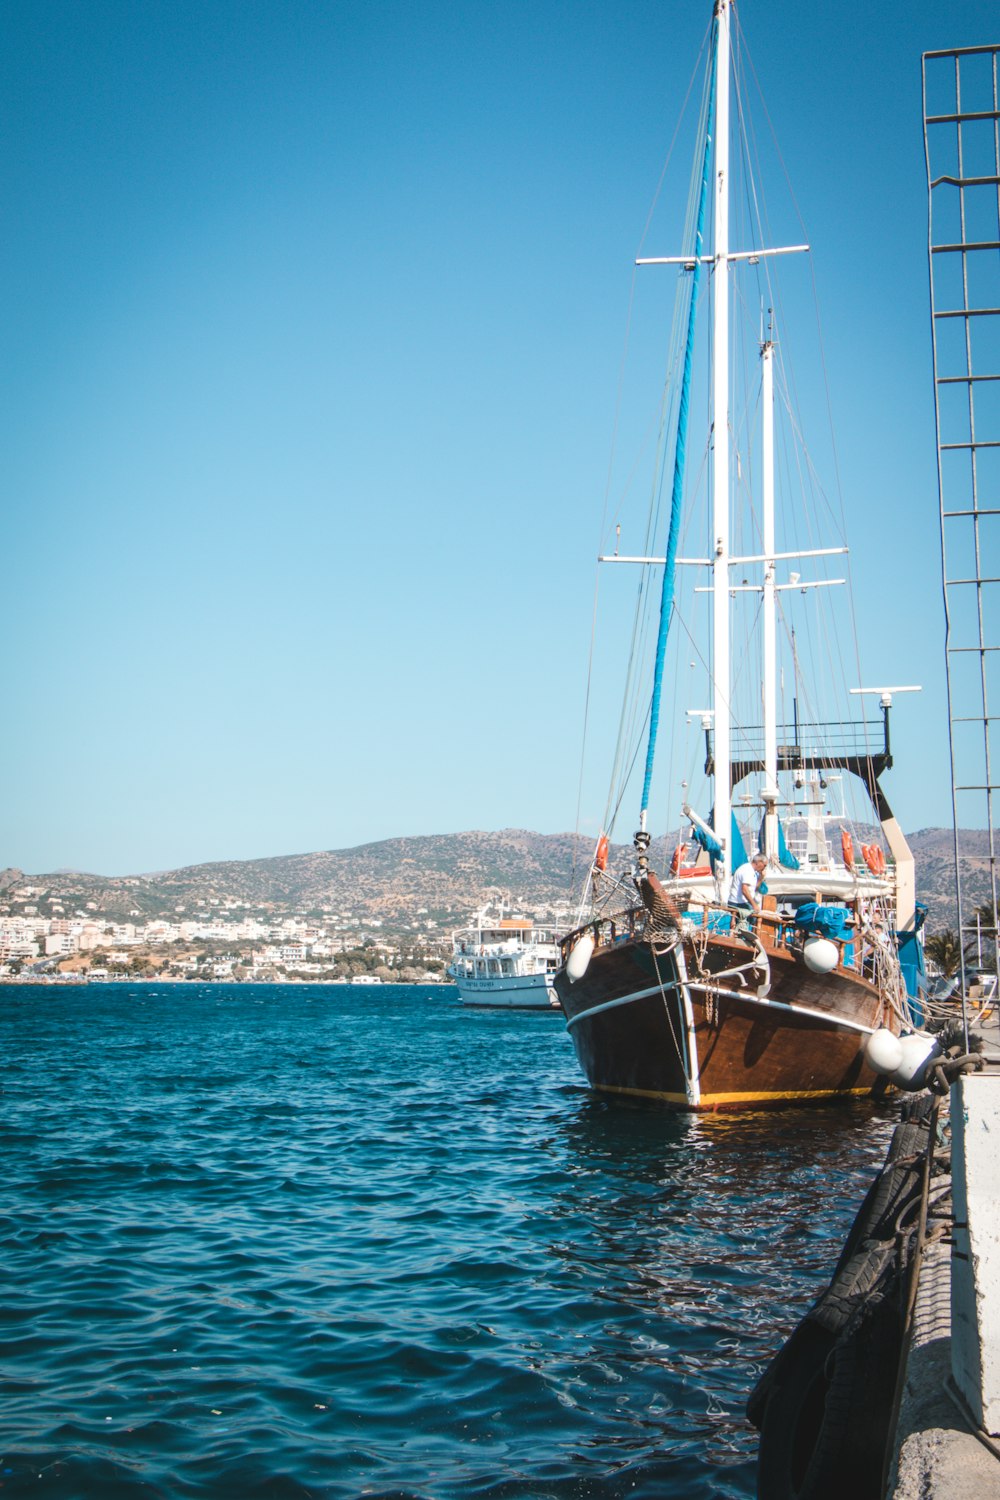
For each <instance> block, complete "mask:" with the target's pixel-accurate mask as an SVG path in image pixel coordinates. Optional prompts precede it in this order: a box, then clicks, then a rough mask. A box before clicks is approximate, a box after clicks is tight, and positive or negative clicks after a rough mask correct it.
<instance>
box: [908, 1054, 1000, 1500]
mask: <svg viewBox="0 0 1000 1500" xmlns="http://www.w3.org/2000/svg"><path fill="white" fill-rule="evenodd" d="M982 1039H983V1042H984V1051H985V1053H986V1055H987V1057H988V1058H989V1059H990V1064H989V1065H988V1067H987V1070H986V1071H985V1072H983V1073H971V1074H966V1075H964V1076H963V1077H961V1078H959V1079H958V1081H957V1082H956V1083H955V1084H954V1085H953V1086H952V1090H951V1099H950V1110H949V1113H950V1120H951V1142H952V1162H951V1168H952V1176H951V1184H950V1186H951V1192H950V1194H948V1193H947V1191H946V1190H942V1188H941V1187H940V1185H939V1186H938V1187H937V1191H936V1193H935V1194H934V1195H933V1197H932V1201H931V1202H930V1203H929V1206H928V1217H927V1234H926V1236H925V1240H924V1246H923V1249H922V1252H921V1258H920V1264H919V1267H918V1273H917V1284H916V1299H915V1302H914V1306H913V1312H912V1317H911V1321H910V1328H909V1338H908V1343H907V1347H906V1349H905V1350H904V1373H903V1376H902V1381H901V1386H900V1400H899V1412H898V1419H897V1423H896V1431H895V1434H894V1441H893V1446H892V1455H891V1464H890V1468H889V1474H888V1483H887V1486H886V1496H887V1497H891V1500H993V1497H995V1500H1000V1066H998V1065H997V1064H998V1063H1000V1034H998V1031H997V1029H996V1027H995V1026H993V1027H991V1028H989V1030H988V1031H986V1032H984V1033H982ZM935 1182H936V1183H938V1184H940V1179H939V1178H938V1179H935Z"/></svg>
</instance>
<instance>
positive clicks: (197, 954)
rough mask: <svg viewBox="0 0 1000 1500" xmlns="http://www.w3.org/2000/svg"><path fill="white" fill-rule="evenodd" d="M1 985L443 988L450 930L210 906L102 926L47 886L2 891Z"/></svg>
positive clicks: (351, 916)
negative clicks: (371, 983)
mask: <svg viewBox="0 0 1000 1500" xmlns="http://www.w3.org/2000/svg"><path fill="white" fill-rule="evenodd" d="M3 894H4V898H5V899H4V900H3V902H2V903H0V982H2V983H17V982H22V983H23V982H26V981H31V982H37V981H39V980H63V981H70V982H71V981H74V980H93V981H104V980H114V979H128V980H133V981H134V980H137V979H140V980H141V979H170V980H184V979H188V980H200V981H217V982H238V981H256V982H261V983H279V982H281V981H285V980H287V981H296V980H298V981H305V982H309V983H313V984H315V983H322V982H333V983H337V982H342V983H348V982H357V981H358V980H359V979H360V980H373V979H374V980H381V981H383V982H392V981H396V982H398V983H401V984H419V983H433V982H440V981H442V980H444V979H445V978H446V975H445V972H444V971H445V965H446V962H447V960H448V958H449V957H450V954H451V937H450V931H449V930H441V929H440V928H439V926H438V923H437V921H436V920H435V919H434V918H433V917H431V916H429V915H428V913H427V912H426V910H424V911H417V912H415V913H414V915H413V918H412V921H411V922H410V923H409V924H408V926H407V927H406V928H404V929H403V930H399V929H396V930H393V931H391V932H387V931H383V923H382V921H381V920H380V919H378V918H373V917H367V916H365V917H359V915H358V914H356V913H353V912H351V911H333V910H329V909H327V910H318V911H310V912H301V913H296V912H292V913H289V914H281V913H278V912H266V911H261V912H252V911H248V910H246V908H238V907H236V906H234V905H231V904H225V903H224V902H223V901H221V900H220V899H219V898H212V899H210V900H209V901H207V902H206V903H205V904H204V906H198V907H197V908H195V909H187V908H185V906H183V905H180V906H178V907H177V908H176V910H175V911H174V913H173V914H172V917H171V918H170V919H167V918H165V917H160V918H157V919H154V920H150V921H146V920H143V918H142V914H141V913H140V912H139V911H138V910H136V911H134V912H132V913H130V914H129V916H128V919H127V920H124V921H113V920H109V919H107V918H106V917H105V916H103V915H102V914H100V913H99V912H98V911H97V910H96V906H97V903H96V902H94V901H88V902H86V903H85V904H84V906H83V907H82V908H81V909H79V910H74V909H71V908H66V907H64V906H63V904H62V903H61V902H59V901H58V900H54V899H52V897H51V895H50V894H49V892H48V891H47V890H46V888H45V887H44V886H39V885H33V884H30V883H25V884H22V885H17V886H14V887H13V888H9V889H8V890H6V891H4V893H3Z"/></svg>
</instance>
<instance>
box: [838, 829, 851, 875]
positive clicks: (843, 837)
mask: <svg viewBox="0 0 1000 1500" xmlns="http://www.w3.org/2000/svg"><path fill="white" fill-rule="evenodd" d="M840 850H841V853H842V854H843V856H844V864H845V866H846V868H847V869H848V870H853V869H854V840H853V839H852V838H851V835H850V834H849V833H848V831H847V829H846V828H842V829H841V830H840Z"/></svg>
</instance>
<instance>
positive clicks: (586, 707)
mask: <svg viewBox="0 0 1000 1500" xmlns="http://www.w3.org/2000/svg"><path fill="white" fill-rule="evenodd" d="M600 579H601V569H600V565H599V564H598V566H597V567H595V569H594V602H593V606H592V609H591V616H590V650H589V652H588V653H587V685H586V689H585V691H584V695H583V735H582V739H581V744H580V777H579V780H578V782H577V787H576V823H575V826H574V828H573V835H574V836H573V858H572V862H571V867H570V886H569V888H570V893H571V894H572V892H573V891H574V890H575V889H576V857H577V850H578V842H579V838H580V811H581V808H582V806H583V774H584V767H585V765H586V760H587V731H588V728H589V725H590V692H591V687H592V685H593V678H594V649H595V646H596V642H597V596H598V591H599V589H600Z"/></svg>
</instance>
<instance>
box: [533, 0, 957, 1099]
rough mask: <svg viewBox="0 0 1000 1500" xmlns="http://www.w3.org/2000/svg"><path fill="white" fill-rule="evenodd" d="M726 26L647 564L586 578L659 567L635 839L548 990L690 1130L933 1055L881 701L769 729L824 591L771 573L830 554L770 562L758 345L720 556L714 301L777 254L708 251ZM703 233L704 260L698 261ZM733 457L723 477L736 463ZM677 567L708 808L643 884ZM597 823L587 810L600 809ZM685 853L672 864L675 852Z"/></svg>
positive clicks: (722, 516)
mask: <svg viewBox="0 0 1000 1500" xmlns="http://www.w3.org/2000/svg"><path fill="white" fill-rule="evenodd" d="M731 12H732V6H731V3H730V0H717V3H716V4H715V8H714V19H713V25H712V42H713V46H712V57H711V60H710V63H709V76H708V79H707V83H706V88H705V94H704V101H705V102H704V105H703V138H702V140H703V143H702V145H701V147H700V148H699V153H698V155H696V166H697V170H696V174H695V176H696V188H695V190H694V193H693V195H692V200H691V203H692V208H694V207H695V205H696V212H691V213H690V215H689V222H690V224H691V227H692V232H693V243H690V244H689V245H688V246H687V247H685V250H684V253H682V254H681V255H679V256H671V257H663V258H659V259H658V261H657V262H655V263H659V264H663V265H667V266H669V265H673V266H674V267H676V270H675V271H674V273H673V274H675V275H678V276H681V277H687V278H689V280H690V283H691V285H690V296H689V299H688V311H687V313H686V317H687V329H686V334H685V337H684V339H683V340H678V348H680V347H681V345H682V344H683V348H684V355H683V372H682V376H681V381H680V396H679V400H678V401H677V404H676V416H675V418H674V424H673V434H674V438H675V446H676V456H675V460H674V468H673V476H674V479H673V492H672V501H671V512H670V527H669V536H668V539H667V545H666V553H665V555H664V556H662V557H651V556H650V557H647V556H641V557H636V558H623V557H619V556H617V555H616V556H615V557H614V558H608V559H607V561H615V562H620V561H630V562H635V563H637V564H639V565H641V566H642V567H643V568H644V569H646V570H647V576H648V571H649V570H650V569H659V568H662V598H661V604H660V624H659V635H658V638H657V649H656V660H655V666H654V673H653V679H652V690H651V694H650V698H649V700H648V703H649V706H648V709H647V711H646V718H647V722H648V726H649V727H648V744H647V753H646V768H645V779H644V785H643V791H642V799H641V803H640V812H639V819H638V822H639V827H638V830H637V831H636V833H635V836H634V842H633V852H632V854H631V857H630V861H629V867H628V869H627V870H625V871H624V872H621V871H610V870H609V869H608V868H607V864H608V857H607V850H608V839H609V836H610V835H611V832H612V829H611V826H610V824H609V826H607V827H606V829H605V832H604V833H603V834H602V837H601V839H600V841H599V842H598V845H597V850H596V852H595V858H594V865H593V869H592V871H591V879H590V883H589V888H588V898H589V907H590V909H589V916H588V919H587V920H586V921H585V922H583V923H582V925H580V926H579V927H578V928H576V929H575V930H574V931H573V932H571V933H569V934H568V935H566V936H565V937H564V939H563V941H562V960H563V964H562V968H561V969H560V971H559V973H558V975H557V977H556V981H555V988H556V992H557V995H558V998H559V1002H560V1004H561V1006H562V1009H563V1011H564V1013H565V1017H566V1021H567V1025H568V1028H569V1032H570V1035H571V1037H572V1040H573V1043H574V1046H575V1048H576V1052H577V1055H578V1058H579V1061H580V1063H581V1065H582V1067H583V1070H584V1072H585V1074H586V1076H587V1078H588V1080H589V1081H590V1083H591V1084H592V1085H593V1086H594V1087H596V1088H598V1089H601V1090H604V1091H609V1092H613V1093H619V1094H627V1095H635V1096H640V1097H646V1098H651V1099H655V1100H658V1101H661V1102H663V1103H665V1104H668V1105H672V1106H676V1107H680V1108H684V1109H690V1110H719V1109H739V1108H762V1107H769V1106H776V1105H788V1104H801V1103H808V1102H819V1101H824V1100H830V1099H833V1098H838V1097H842V1096H843V1097H846V1096H852V1095H862V1094H867V1093H871V1092H872V1091H873V1090H883V1089H885V1087H886V1086H887V1081H890V1080H891V1081H892V1082H895V1083H897V1084H902V1085H903V1086H905V1085H906V1083H907V1082H908V1081H910V1080H911V1079H912V1078H913V1077H915V1076H916V1074H917V1072H919V1069H920V1067H921V1066H922V1065H923V1064H924V1063H925V1062H926V1060H927V1057H928V1055H929V1053H930V1052H931V1051H932V1049H933V1043H932V1042H931V1040H930V1039H929V1038H927V1037H925V1036H923V1035H922V1034H920V1033H918V1032H917V1030H916V1027H915V1024H914V1012H913V1010H912V1008H911V998H912V996H913V995H915V994H916V990H917V984H918V982H919V977H920V973H921V972H922V958H921V952H922V948H921V937H920V933H919V927H920V914H919V912H918V909H917V906H916V902H915V895H914V878H913V859H912V856H911V854H910V851H909V849H908V847H907V845H906V841H905V839H904V838H903V835H902V832H901V830H900V828H899V826H898V824H897V822H896V820H895V818H894V817H893V814H892V811H891V809H890V807H889V804H888V801H887V799H886V795H885V792H884V790H883V787H882V785H881V778H882V776H883V775H884V773H885V771H886V770H887V769H888V768H889V767H890V766H891V764H892V756H891V752H890V741H889V714H890V708H891V704H892V696H893V693H894V692H897V691H903V690H902V689H895V688H894V689H888V690H886V689H878V690H874V691H878V692H879V694H880V698H881V704H880V706H881V722H879V720H875V721H874V723H873V721H872V720H868V721H865V720H864V719H862V720H861V721H860V722H857V723H853V724H851V723H845V722H843V721H841V722H838V723H835V724H830V723H827V724H825V725H822V726H821V725H819V724H812V725H806V724H803V723H801V722H800V718H799V714H798V711H797V708H796V713H795V719H794V724H792V725H790V726H785V725H779V722H778V696H779V689H778V667H777V633H778V627H779V625H782V626H784V627H785V628H786V629H787V624H788V621H787V618H786V617H785V616H784V615H783V614H782V605H781V602H780V596H781V595H782V591H783V590H785V589H789V590H794V592H795V593H796V594H799V593H802V592H804V591H805V590H808V589H810V588H821V587H823V586H824V582H828V581H829V580H825V581H819V582H817V583H815V584H810V583H809V582H806V583H803V582H802V580H801V578H800V576H799V575H798V574H794V573H793V574H791V575H790V578H789V581H788V582H781V581H779V580H780V577H781V576H782V571H783V570H786V569H787V568H788V566H789V564H793V565H794V564H796V563H798V562H799V560H800V559H804V558H818V557H823V558H826V557H830V556H833V555H835V554H837V553H842V552H845V551H846V547H843V546H838V547H828V548H815V547H807V548H798V549H797V550H794V551H793V550H788V549H787V548H785V549H782V550H779V549H778V546H777V543H776V539H775V506H774V436H773V431H774V429H773V406H774V340H773V339H772V338H771V337H770V336H764V337H762V338H761V339H760V341H759V352H760V394H759V396H757V397H756V398H755V399H756V401H757V402H758V403H759V410H760V411H761V413H762V419H761V421H762V427H761V435H760V465H759V502H757V504H758V514H757V518H756V521H755V525H756V527H757V529H756V531H755V533H754V534H755V535H756V536H758V537H759V542H758V545H757V548H755V549H754V550H753V551H752V552H749V553H747V552H746V551H745V549H744V551H743V553H740V549H739V548H737V549H736V551H735V552H734V550H733V548H732V546H731V542H730V535H731V519H732V517H731V511H732V506H733V491H734V489H735V488H736V486H735V485H734V484H733V475H732V472H731V469H732V466H731V452H730V448H731V442H732V443H733V445H735V443H736V438H735V437H731V435H733V434H736V433H737V432H741V431H745V429H743V428H740V427H738V424H737V423H736V422H735V420H734V419H733V415H732V413H731V410H730V376H729V369H730V349H729V338H730V311H731V310H730V285H731V282H732V280H733V278H734V276H735V275H736V274H737V273H738V272H740V271H741V270H742V269H743V268H744V267H745V266H746V265H747V264H748V263H750V264H752V265H755V266H756V265H760V264H761V263H762V262H764V261H766V260H767V259H768V258H769V257H774V256H777V255H782V254H785V253H787V250H786V249H785V248H782V249H768V248H764V247H763V246H760V245H758V246H751V247H750V248H748V249H744V248H737V249H735V250H734V249H732V248H731V246H730V243H729V197H730V163H729V133H730V119H729V116H730V69H731V34H730V33H731V24H732V14H731ZM699 179H700V180H699ZM709 217H710V218H711V240H712V243H711V248H710V249H708V250H706V248H705V243H704V240H705V223H706V219H707V218H709ZM789 248H790V249H793V250H805V249H807V248H808V247H806V246H795V247H789ZM640 263H642V262H640ZM647 263H653V262H647ZM703 275H704V276H705V277H706V279H707V280H708V284H709V287H710V292H711V297H710V301H711V355H710V361H709V362H708V368H709V369H710V377H709V380H710V387H711V431H712V433H714V435H715V436H714V439H710V441H709V445H708V446H709V454H708V464H709V470H710V475H711V486H710V488H711V495H710V500H711V527H710V531H709V532H708V537H709V545H708V546H707V547H706V549H705V550H706V553H707V554H708V555H706V556H704V557H702V558H694V559H691V558H679V557H678V555H677V553H678V541H679V536H680V532H681V515H682V502H683V499H684V489H685V480H684V453H685V448H686V445H687V441H688V417H689V411H690V407H691V398H690V382H691V377H692V367H693V363H694V359H693V350H694V325H695V316H696V312H697V310H698V300H699V282H700V281H701V279H702V277H703ZM720 434H721V435H722V437H721V439H720V436H719V435H720ZM727 439H728V440H727ZM734 451H735V452H736V455H737V459H738V454H739V450H738V448H734ZM746 488H747V487H746V485H745V484H744V485H743V486H742V490H741V493H742V494H744V496H745V491H746ZM649 534H650V533H649V532H647V535H649ZM684 564H689V565H691V566H693V567H695V568H702V569H703V570H704V574H703V575H702V576H705V574H707V575H708V577H709V578H710V580H711V586H710V587H711V615H710V627H711V642H710V646H709V647H708V648H706V651H705V658H706V661H707V662H708V678H709V680H708V689H709V691H710V694H711V707H710V708H709V709H708V710H705V711H704V714H703V715H702V716H701V718H702V723H703V727H704V733H705V747H706V754H705V775H706V778H707V781H708V784H709V786H710V793H711V796H712V802H713V806H712V811H711V813H710V814H707V815H706V816H701V815H700V814H699V813H698V812H697V811H696V810H695V808H694V807H693V806H692V805H690V803H685V805H684V806H683V816H684V819H685V822H686V823H687V824H690V829H691V831H690V834H689V835H686V836H683V835H682V837H681V838H679V839H678V840H677V847H676V849H675V852H674V855H673V858H672V859H670V857H669V854H667V855H666V857H665V860H664V862H663V864H662V865H661V869H660V872H659V873H657V872H656V871H655V870H654V868H653V862H652V859H651V833H650V830H649V826H648V824H649V802H650V788H651V782H652V769H653V757H654V749H655V745H656V738H657V730H658V721H659V709H660V696H661V686H662V679H663V671H664V659H665V643H666V640H667V635H668V627H669V625H670V621H671V616H672V614H673V613H674V610H675V605H676V600H675V592H674V590H675V577H676V575H677V572H678V569H679V568H680V567H681V566H682V565H684ZM737 567H738V568H739V570H740V571H739V573H734V569H735V568H737ZM751 577H752V580H753V581H749V580H750V579H751ZM840 581H842V580H840ZM703 592H704V591H703ZM739 593H743V594H752V595H753V596H754V600H755V605H756V607H757V610H758V614H759V620H760V625H761V629H760V632H759V634H760V639H761V648H760V673H759V679H760V680H759V686H758V688H757V689H756V694H755V699H756V712H757V714H758V715H759V716H760V717H762V719H763V725H762V727H756V726H755V725H754V724H753V722H752V721H751V722H750V723H749V725H748V723H747V721H745V720H743V721H740V720H739V719H738V718H737V715H736V709H735V702H736V694H735V692H734V689H733V672H732V670H731V667H732V663H731V628H732V624H731V606H732V600H733V598H734V597H735V596H736V595H737V594H739ZM744 675H745V669H744ZM854 691H862V692H863V691H869V690H867V689H857V690H854ZM626 759H628V757H626ZM847 779H851V780H853V781H854V782H855V783H856V784H857V785H858V786H860V788H862V789H863V792H864V793H865V794H866V797H867V804H866V805H867V807H868V814H869V816H868V820H867V822H864V821H862V822H861V823H858V824H856V825H855V829H854V832H853V833H852V831H851V827H850V826H849V823H848V822H847V821H846V820H845V819H843V818H841V819H837V818H836V816H835V815H834V814H832V813H831V812H829V811H828V810H827V808H826V806H825V801H824V794H825V792H826V791H827V789H828V788H829V785H830V783H831V782H833V781H844V780H847ZM783 787H784V790H783ZM745 788H746V789H748V790H744V789H745ZM754 788H755V789H756V790H754ZM789 788H791V789H790V790H789ZM734 799H735V800H736V801H737V803H738V810H739V811H741V812H742V813H743V815H744V820H746V818H747V817H748V816H751V815H752V818H753V823H754V842H756V843H758V845H759V854H760V855H762V856H763V859H764V861H765V866H766V868H765V876H766V879H765V889H766V895H762V896H761V897H760V899H759V900H757V899H753V900H752V904H751V905H750V906H749V907H748V908H747V907H739V906H731V905H730V904H729V903H730V899H731V896H732V895H733V894H735V895H736V896H738V897H741V896H743V895H745V894H747V893H750V892H752V885H751V886H749V887H748V886H745V885H744V886H740V887H739V888H738V890H737V891H736V892H735V893H733V892H732V891H731V882H732V878H733V875H734V873H735V872H736V871H737V870H738V869H739V868H740V867H742V866H743V863H744V861H745V859H746V852H745V849H744V850H741V849H740V847H739V846H740V842H741V838H742V835H741V831H740V828H739V825H738V822H737V820H736V818H734V816H733V809H734ZM619 800H620V799H619ZM614 805H616V804H615V802H614V799H611V798H609V807H611V806H614ZM790 818H793V819H796V820H797V821H798V826H802V825H804V827H805V834H804V837H802V838H800V840H799V846H800V856H801V857H799V858H797V857H795V855H794V854H793V853H792V852H791V847H790V844H789V842H788V840H787V839H786V826H787V825H788V823H789V819H790ZM692 835H693V842H692V844H691V849H692V851H693V854H694V857H693V858H692V856H691V854H690V853H689V852H688V847H687V844H688V839H689V838H691V836H692ZM855 840H856V842H855ZM666 847H669V846H666Z"/></svg>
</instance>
